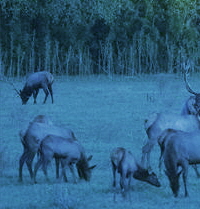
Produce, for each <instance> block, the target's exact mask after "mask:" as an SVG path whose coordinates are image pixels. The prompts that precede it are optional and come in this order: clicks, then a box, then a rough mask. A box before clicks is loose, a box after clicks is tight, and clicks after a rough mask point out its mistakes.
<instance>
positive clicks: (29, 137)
mask: <svg viewBox="0 0 200 209" xmlns="http://www.w3.org/2000/svg"><path fill="white" fill-rule="evenodd" d="M49 134H54V135H57V136H62V137H66V138H72V139H74V140H76V138H75V135H74V133H73V131H72V130H70V129H68V128H61V127H58V126H55V125H50V124H46V123H41V122H31V123H30V124H29V126H28V128H27V130H26V131H25V132H24V131H21V132H20V139H21V142H22V145H23V147H24V151H23V154H22V155H21V157H20V160H19V181H22V169H23V165H24V162H26V164H27V167H28V170H29V173H30V177H31V178H32V177H33V172H32V162H33V159H34V157H35V154H36V153H37V152H38V149H39V147H40V143H41V141H42V139H44V138H45V137H46V136H47V135H49ZM55 159H56V177H57V178H58V176H59V160H58V159H57V158H55Z"/></svg>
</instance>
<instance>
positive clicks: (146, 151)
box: [141, 140, 155, 169]
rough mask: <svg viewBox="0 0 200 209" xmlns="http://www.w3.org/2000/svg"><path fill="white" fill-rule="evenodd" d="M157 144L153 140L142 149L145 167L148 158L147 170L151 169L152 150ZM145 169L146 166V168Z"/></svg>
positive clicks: (142, 161)
mask: <svg viewBox="0 0 200 209" xmlns="http://www.w3.org/2000/svg"><path fill="white" fill-rule="evenodd" d="M154 145H155V143H154V142H152V140H149V141H148V142H147V143H146V144H145V145H144V146H143V147H142V160H141V163H142V165H143V166H144V164H145V162H144V161H145V157H146V158H147V166H146V167H147V168H148V169H149V168H150V154H151V150H152V149H153V147H154ZM144 167H145V166H144Z"/></svg>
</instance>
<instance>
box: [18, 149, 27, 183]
mask: <svg viewBox="0 0 200 209" xmlns="http://www.w3.org/2000/svg"><path fill="white" fill-rule="evenodd" d="M27 157H28V151H27V150H26V151H25V150H24V153H23V154H22V156H21V157H20V160H19V182H22V169H23V165H24V162H25V160H26V159H27Z"/></svg>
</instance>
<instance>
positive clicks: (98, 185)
mask: <svg viewBox="0 0 200 209" xmlns="http://www.w3.org/2000/svg"><path fill="white" fill-rule="evenodd" d="M199 78H200V75H195V76H193V77H191V79H190V80H191V86H192V87H193V88H194V89H195V90H197V91H200V88H198V86H199V81H200V79H199ZM14 83H15V85H16V86H17V87H19V88H22V86H23V83H24V81H19V80H16V81H14ZM0 87H1V88H0V99H1V108H0V129H1V134H0V151H1V155H0V156H1V159H0V160H1V161H0V169H1V170H0V209H9V208H10V209H17V208H20V209H23V208H24V209H25V208H55V209H57V208H79V209H82V208H87V209H90V208H91V209H94V208H105V209H106V208H109V209H110V208H116V209H121V208H123V209H124V208H134V209H135V208H140V209H143V208H144V209H147V208H149V209H151V208H152V209H153V208H161V207H162V208H163V209H165V208H172V207H174V208H181V209H183V208H195V209H196V208H198V207H199V205H200V199H199V196H200V195H199V186H200V180H199V179H197V177H196V176H195V173H194V171H193V170H192V169H190V170H189V176H188V190H189V194H190V197H189V198H186V199H185V198H183V194H184V191H183V183H182V179H181V181H180V182H181V189H180V197H179V198H177V199H175V198H173V196H172V192H171V190H170V188H169V182H168V179H167V178H166V176H165V175H164V173H162V175H159V172H158V157H159V148H158V147H155V148H154V150H153V151H152V154H151V164H152V167H153V170H154V171H155V172H156V173H157V174H158V175H159V179H160V181H161V183H162V186H161V187H160V188H156V187H153V186H151V185H149V184H147V183H144V182H140V181H137V180H134V179H133V181H132V190H131V201H123V200H122V198H121V195H120V194H117V201H116V203H115V202H113V192H112V187H111V185H112V175H111V166H110V162H109V155H110V151H111V149H113V148H114V147H117V146H123V147H125V148H127V149H129V150H131V151H132V152H133V153H134V155H135V156H136V158H137V159H138V160H140V158H141V148H142V146H143V144H144V142H145V140H146V135H145V131H144V128H143V121H144V119H145V118H146V117H147V116H148V115H149V114H150V113H152V112H160V111H170V112H174V113H179V112H180V111H181V108H182V105H183V102H184V101H185V100H186V99H187V98H188V96H189V93H188V92H187V91H186V89H185V86H184V82H183V78H182V76H180V75H164V74H161V75H154V76H153V75H150V76H141V77H134V78H125V77H114V78H113V80H109V79H107V78H106V77H103V76H100V77H94V76H90V77H70V78H67V77H62V78H61V77H57V78H55V83H54V85H53V90H54V97H55V103H54V104H51V101H50V98H48V100H47V104H45V105H43V104H42V101H43V98H44V94H43V92H42V91H41V92H40V93H39V95H38V104H37V105H33V99H32V98H31V99H30V101H29V102H28V104H27V105H23V106H22V105H21V101H20V98H18V97H16V94H15V91H13V89H12V87H11V86H10V85H9V84H6V83H3V82H1V83H0ZM38 114H46V115H48V116H50V117H51V119H52V120H53V122H54V123H57V125H59V126H63V127H70V128H71V129H72V130H73V131H74V132H75V134H76V137H77V138H78V140H79V141H81V143H82V144H83V146H84V147H85V149H86V152H87V154H88V155H90V154H92V155H93V159H92V161H91V165H92V164H97V167H96V168H95V169H94V171H93V175H92V179H91V181H90V182H85V181H81V182H78V184H73V183H72V177H71V175H70V173H69V172H68V176H69V180H70V182H69V183H64V182H57V181H56V179H55V168H54V163H52V165H51V166H50V167H49V169H48V171H49V176H50V180H51V182H50V183H47V182H46V181H45V178H44V176H43V173H42V172H41V171H39V172H38V176H37V180H38V184H36V185H32V184H31V181H30V177H29V174H28V171H27V168H26V166H24V170H23V171H24V172H23V174H24V182H23V183H18V181H17V180H18V161H19V158H20V155H21V153H22V151H23V149H22V145H21V143H20V139H19V136H18V132H19V130H20V129H22V128H26V127H27V125H28V123H29V121H30V120H32V119H33V118H34V117H35V116H36V115H38ZM2 153H3V154H2Z"/></svg>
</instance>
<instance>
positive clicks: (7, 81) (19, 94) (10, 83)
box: [6, 81, 20, 95]
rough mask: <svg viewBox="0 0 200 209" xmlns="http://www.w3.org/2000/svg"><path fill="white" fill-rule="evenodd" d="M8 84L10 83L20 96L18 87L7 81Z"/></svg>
mask: <svg viewBox="0 0 200 209" xmlns="http://www.w3.org/2000/svg"><path fill="white" fill-rule="evenodd" d="M6 82H7V83H9V84H10V85H11V86H12V87H13V88H14V90H15V91H16V92H17V94H19V95H20V92H19V90H17V89H16V87H15V86H14V84H13V83H12V82H10V81H6Z"/></svg>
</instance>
